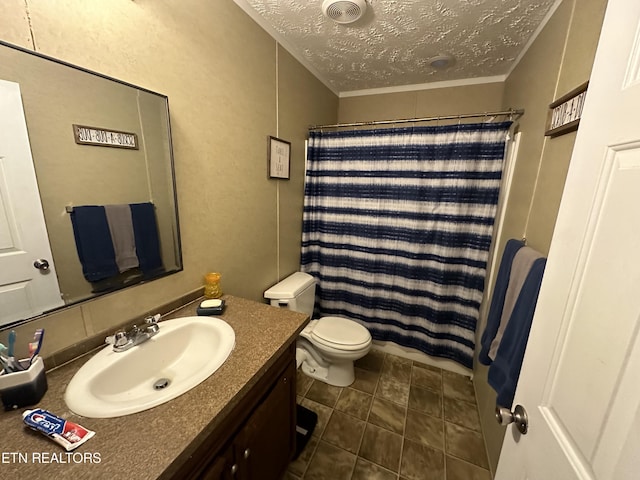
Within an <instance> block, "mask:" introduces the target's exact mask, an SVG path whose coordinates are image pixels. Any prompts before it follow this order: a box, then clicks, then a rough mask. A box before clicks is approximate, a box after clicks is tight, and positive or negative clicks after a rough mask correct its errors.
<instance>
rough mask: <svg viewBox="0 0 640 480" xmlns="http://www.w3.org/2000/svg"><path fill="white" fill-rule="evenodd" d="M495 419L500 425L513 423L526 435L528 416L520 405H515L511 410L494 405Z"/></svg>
mask: <svg viewBox="0 0 640 480" xmlns="http://www.w3.org/2000/svg"><path fill="white" fill-rule="evenodd" d="M496 420H497V421H498V423H499V424H500V425H509V424H510V423H515V424H516V428H517V429H518V431H519V432H520V433H521V434H523V435H526V434H527V431H528V429H529V417H527V411H526V410H525V409H524V407H523V406H522V405H516V408H515V409H514V410H513V412H512V411H511V410H509V409H508V408H504V407H496Z"/></svg>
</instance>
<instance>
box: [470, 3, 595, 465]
mask: <svg viewBox="0 0 640 480" xmlns="http://www.w3.org/2000/svg"><path fill="white" fill-rule="evenodd" d="M605 7H606V0H587V1H585V0H565V1H564V2H563V3H562V4H561V5H560V6H559V7H558V9H557V10H556V12H555V14H554V15H553V17H552V18H551V19H550V21H549V22H548V24H547V25H546V27H545V28H544V30H543V31H542V32H541V34H540V35H539V36H538V38H537V39H536V41H535V42H534V44H533V45H532V46H531V48H530V49H529V51H528V52H527V53H526V55H525V56H524V57H523V59H522V60H521V61H520V63H519V64H518V66H517V67H516V68H515V70H514V71H513V72H512V73H511V75H509V78H508V79H507V82H506V85H505V95H504V106H505V107H506V106H517V107H518V108H524V109H525V115H524V116H523V117H522V118H521V120H520V128H519V130H520V131H521V132H522V139H521V144H520V151H519V152H518V159H517V164H516V168H515V170H514V177H513V184H512V188H511V195H510V198H509V199H508V203H507V210H506V217H505V224H504V230H503V235H502V237H501V238H499V239H497V242H496V243H497V250H496V255H497V258H500V256H501V255H502V250H503V249H504V244H505V243H506V241H507V240H508V239H509V238H521V237H522V236H525V237H526V238H527V244H528V245H529V246H531V247H532V248H534V249H536V250H538V251H540V252H541V253H543V254H545V255H546V254H547V253H548V251H549V245H550V243H551V237H552V234H553V228H554V224H555V221H556V215H557V212H558V207H559V205H560V198H561V196H562V190H563V188H564V181H565V177H566V174H567V169H568V166H569V161H570V159H571V152H572V150H573V143H574V140H575V132H573V133H569V134H565V135H563V136H560V137H556V138H553V139H550V138H549V137H545V136H544V131H545V129H546V121H547V113H548V106H549V104H550V103H551V102H553V100H555V99H557V98H559V97H561V96H562V95H564V94H566V93H567V92H569V91H571V90H573V89H574V88H576V87H577V86H579V85H580V84H582V83H584V82H585V81H587V80H588V79H589V76H590V73H591V67H592V65H593V58H594V55H595V49H596V45H597V42H598V37H599V33H600V29H601V26H602V19H603V16H604V9H605ZM486 310H487V306H486V305H483V308H482V309H481V311H486ZM484 324H485V318H481V323H480V325H479V328H478V331H477V333H478V338H480V334H481V333H482V331H483V330H484ZM487 371H488V369H487V367H485V366H484V365H481V364H479V363H478V362H476V368H475V377H474V384H475V387H476V396H477V399H478V407H479V409H480V417H481V421H482V426H483V430H484V434H485V441H486V444H487V452H488V454H489V463H490V465H491V469H492V471H495V468H496V465H497V463H498V458H499V455H500V449H501V448H502V440H503V437H504V432H505V429H504V428H503V427H500V426H499V425H498V424H497V422H496V421H495V417H494V413H493V412H494V409H495V400H496V394H495V392H494V391H493V390H492V389H491V387H489V385H488V383H487V380H486V378H487Z"/></svg>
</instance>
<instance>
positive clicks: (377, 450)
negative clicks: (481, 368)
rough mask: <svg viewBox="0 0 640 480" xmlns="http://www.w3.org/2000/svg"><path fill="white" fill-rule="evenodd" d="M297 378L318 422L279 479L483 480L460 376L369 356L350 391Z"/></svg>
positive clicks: (475, 425)
mask: <svg viewBox="0 0 640 480" xmlns="http://www.w3.org/2000/svg"><path fill="white" fill-rule="evenodd" d="M297 380H298V384H297V390H298V403H299V404H301V405H302V406H304V407H307V408H309V409H311V410H313V411H314V412H316V413H317V414H318V424H317V425H316V428H315V431H314V433H313V437H312V438H311V439H310V440H309V443H308V444H307V446H306V447H305V449H304V451H303V452H302V453H301V454H300V456H299V457H298V458H297V459H296V460H295V461H293V462H292V463H291V464H289V468H288V470H287V473H286V475H285V476H284V479H283V480H298V479H299V480H343V479H344V480H491V475H490V473H489V471H488V463H487V455H486V452H485V447H484V441H483V438H482V433H481V428H480V420H479V417H478V409H477V406H476V402H475V395H474V391H473V384H472V382H471V380H470V379H469V378H468V377H465V376H463V375H458V374H456V373H452V372H448V371H444V370H441V369H438V368H434V367H431V366H428V365H424V364H421V363H418V362H414V361H411V360H407V359H404V358H401V357H398V356H395V355H390V354H385V353H384V352H381V351H376V350H372V351H371V352H370V353H369V354H368V355H367V356H366V357H364V358H363V359H361V360H359V361H357V362H356V381H355V382H354V383H353V385H351V386H350V387H347V388H339V387H333V386H330V385H327V384H325V383H323V382H319V381H317V380H313V379H311V378H309V377H307V376H306V375H304V374H303V373H302V372H300V371H299V372H298V379H297Z"/></svg>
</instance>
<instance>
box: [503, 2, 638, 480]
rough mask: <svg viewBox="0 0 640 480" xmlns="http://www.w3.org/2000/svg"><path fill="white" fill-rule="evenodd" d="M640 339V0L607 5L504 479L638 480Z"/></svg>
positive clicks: (522, 379)
mask: <svg viewBox="0 0 640 480" xmlns="http://www.w3.org/2000/svg"><path fill="white" fill-rule="evenodd" d="M552 141H553V140H552ZM639 332H640V1H638V0H609V3H608V8H607V13H606V16H605V20H604V26H603V31H602V35H601V38H600V43H599V45H598V50H597V54H596V59H595V64H594V70H593V74H592V76H591V81H590V84H589V92H588V94H587V100H586V103H585V108H584V112H583V118H582V120H581V124H580V129H579V131H578V135H577V138H576V144H575V148H574V152H573V156H572V159H571V165H570V168H569V173H568V177H567V182H566V185H565V191H564V195H563V197H562V203H561V206H560V212H559V216H558V220H557V223H556V227H555V231H554V236H553V240H552V243H551V249H550V252H549V257H548V263H547V267H546V271H545V276H544V280H543V282H542V287H541V290H540V296H539V298H538V306H537V309H536V313H535V317H534V320H533V326H532V330H531V334H530V337H529V343H528V347H527V351H526V355H525V359H524V364H523V368H522V372H521V375H520V381H519V382H518V389H517V392H516V396H515V400H514V406H515V405H516V404H520V405H522V406H524V407H525V409H526V410H527V413H528V416H529V432H528V433H527V434H526V435H520V434H519V433H518V432H517V430H516V429H515V428H513V429H512V427H510V428H509V429H508V430H507V434H506V436H505V441H504V444H503V449H502V453H501V455H500V462H499V464H498V469H497V472H496V479H498V480H521V479H522V480H524V479H530V480H575V479H589V480H608V479H615V480H631V479H634V480H635V479H640V336H639Z"/></svg>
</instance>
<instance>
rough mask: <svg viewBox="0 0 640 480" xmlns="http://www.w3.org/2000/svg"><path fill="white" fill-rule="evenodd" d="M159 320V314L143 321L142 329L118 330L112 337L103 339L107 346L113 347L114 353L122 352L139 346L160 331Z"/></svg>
mask: <svg viewBox="0 0 640 480" xmlns="http://www.w3.org/2000/svg"><path fill="white" fill-rule="evenodd" d="M158 320H160V314H159V313H158V314H156V315H153V316H151V317H147V318H145V319H144V327H143V328H138V326H137V325H134V326H133V327H131V329H130V330H126V331H125V330H119V331H117V332H116V333H115V334H114V335H110V336H108V337H107V338H105V340H104V341H105V342H106V343H107V344H108V345H113V351H114V352H124V351H126V350H129V349H130V348H131V347H135V346H136V345H140V344H141V343H144V342H146V341H147V340H149V339H150V338H151V337H153V336H154V335H155V334H156V333H158V332H159V331H160V326H159V325H158Z"/></svg>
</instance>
